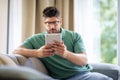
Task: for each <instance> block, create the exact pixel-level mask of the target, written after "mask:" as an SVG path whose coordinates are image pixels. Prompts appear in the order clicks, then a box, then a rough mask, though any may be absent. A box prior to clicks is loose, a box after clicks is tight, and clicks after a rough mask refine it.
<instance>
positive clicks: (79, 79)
mask: <svg viewBox="0 0 120 80" xmlns="http://www.w3.org/2000/svg"><path fill="white" fill-rule="evenodd" d="M67 80H113V79H112V78H110V77H108V76H106V75H103V74H100V73H97V72H86V73H83V74H77V75H74V76H72V77H70V78H68V79H67Z"/></svg>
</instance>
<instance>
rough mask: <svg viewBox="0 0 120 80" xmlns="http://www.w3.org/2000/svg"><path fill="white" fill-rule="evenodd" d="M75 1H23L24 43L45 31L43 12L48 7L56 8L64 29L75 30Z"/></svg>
mask: <svg viewBox="0 0 120 80" xmlns="http://www.w3.org/2000/svg"><path fill="white" fill-rule="evenodd" d="M73 4H74V3H73V0H22V41H24V40H25V39H26V38H28V37H30V36H32V35H34V34H37V33H41V32H44V31H45V28H44V26H43V17H42V11H43V9H44V8H45V7H47V6H55V7H57V8H58V9H59V10H60V12H61V17H62V18H63V24H62V27H63V28H65V29H69V30H74V22H73V18H74V17H73V14H74V12H73V11H74V10H73V9H74V8H73V6H74V5H73Z"/></svg>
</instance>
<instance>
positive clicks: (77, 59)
mask: <svg viewBox="0 0 120 80" xmlns="http://www.w3.org/2000/svg"><path fill="white" fill-rule="evenodd" d="M66 59H68V60H69V61H71V62H72V63H74V64H76V65H80V66H84V65H86V64H87V57H86V54H83V53H79V54H75V53H72V52H69V51H68V52H67V54H66Z"/></svg>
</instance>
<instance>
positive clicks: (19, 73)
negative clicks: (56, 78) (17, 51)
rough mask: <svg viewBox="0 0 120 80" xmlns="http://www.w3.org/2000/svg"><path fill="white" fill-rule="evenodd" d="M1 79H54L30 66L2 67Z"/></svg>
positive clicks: (0, 71) (0, 70)
mask: <svg viewBox="0 0 120 80" xmlns="http://www.w3.org/2000/svg"><path fill="white" fill-rule="evenodd" d="M0 80H53V79H52V78H51V77H49V76H47V75H45V74H43V73H41V72H38V71H36V70H33V69H31V68H28V67H22V66H18V67H13V66H9V67H8V66H2V67H0Z"/></svg>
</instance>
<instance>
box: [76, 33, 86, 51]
mask: <svg viewBox="0 0 120 80" xmlns="http://www.w3.org/2000/svg"><path fill="white" fill-rule="evenodd" d="M74 51H75V53H81V52H86V49H85V46H84V43H83V40H82V38H81V36H80V35H79V34H78V33H75V34H74Z"/></svg>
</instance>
